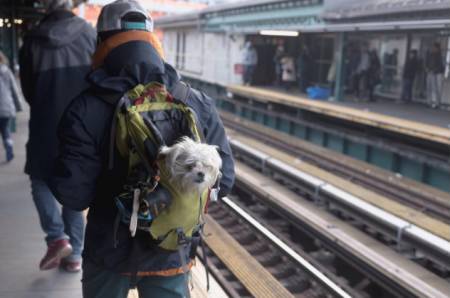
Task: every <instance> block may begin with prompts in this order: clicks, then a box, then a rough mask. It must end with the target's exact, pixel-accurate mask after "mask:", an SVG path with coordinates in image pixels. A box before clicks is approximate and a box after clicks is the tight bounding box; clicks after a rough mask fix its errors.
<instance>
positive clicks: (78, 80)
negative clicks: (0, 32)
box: [19, 0, 95, 272]
mask: <svg viewBox="0 0 450 298" xmlns="http://www.w3.org/2000/svg"><path fill="white" fill-rule="evenodd" d="M41 3H42V4H43V6H44V9H45V12H46V15H45V16H44V18H43V19H42V20H41V21H40V22H39V25H38V26H37V27H36V28H33V29H32V30H30V31H29V32H27V33H26V35H25V37H24V43H23V46H22V48H21V49H20V53H19V55H20V56H19V63H20V81H21V85H22V91H23V94H24V97H25V100H26V101H27V102H28V104H29V106H30V121H29V138H28V143H27V145H26V155H27V157H26V164H25V173H26V174H28V175H29V177H30V180H31V193H32V197H33V201H34V203H35V206H36V209H37V211H38V215H39V221H40V224H41V227H42V229H43V231H44V233H45V234H46V237H45V241H46V243H47V252H46V254H45V256H44V257H43V258H42V260H41V262H40V264H39V268H40V269H41V270H50V269H54V268H58V266H60V267H62V269H64V270H66V271H68V272H78V271H80V270H81V250H82V246H83V237H84V236H83V234H84V219H83V215H82V213H80V212H77V211H74V210H72V209H70V208H67V207H63V208H62V211H61V208H60V206H59V204H58V202H57V201H56V199H55V197H54V196H53V195H52V193H51V191H50V189H49V187H48V179H49V178H50V176H51V173H52V171H53V164H54V160H55V159H56V156H57V155H58V142H57V135H56V130H57V126H58V122H59V120H60V119H61V116H62V114H63V112H64V110H65V109H66V107H67V105H68V104H69V103H70V101H71V100H72V99H73V98H74V97H75V96H77V95H78V94H79V93H80V92H81V91H82V90H83V89H85V88H86V87H87V83H86V81H85V80H84V77H85V76H86V74H87V73H88V72H89V70H90V64H91V57H92V54H93V52H94V50H95V30H94V28H93V27H92V26H91V25H89V24H88V23H87V22H86V21H85V20H83V19H81V18H79V17H77V16H76V15H75V14H74V13H72V11H71V9H72V1H71V0H42V1H41Z"/></svg>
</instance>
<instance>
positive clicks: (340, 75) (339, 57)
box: [334, 32, 347, 101]
mask: <svg viewBox="0 0 450 298" xmlns="http://www.w3.org/2000/svg"><path fill="white" fill-rule="evenodd" d="M346 37H347V35H346V33H345V32H339V33H338V34H337V37H336V49H335V57H334V59H336V62H335V63H336V81H335V86H334V97H335V99H336V100H337V101H342V100H343V94H344V92H343V91H344V67H345V65H344V61H345V56H344V55H345V54H344V45H345V40H346Z"/></svg>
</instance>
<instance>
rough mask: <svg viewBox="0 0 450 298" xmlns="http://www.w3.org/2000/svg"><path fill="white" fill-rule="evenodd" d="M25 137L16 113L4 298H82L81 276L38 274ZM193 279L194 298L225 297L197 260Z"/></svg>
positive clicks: (6, 209) (39, 246) (3, 211)
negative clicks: (209, 286) (206, 276)
mask: <svg viewBox="0 0 450 298" xmlns="http://www.w3.org/2000/svg"><path fill="white" fill-rule="evenodd" d="M27 138H28V112H27V111H25V112H21V113H18V118H17V132H16V133H14V134H13V140H14V149H15V159H14V160H13V161H12V162H11V163H8V164H7V163H5V162H4V156H5V151H4V149H3V146H0V239H1V240H0V264H1V266H0V298H61V297H64V298H80V297H82V292H81V282H80V280H81V273H75V274H74V273H66V272H64V271H61V270H59V269H56V270H50V271H40V270H39V261H40V260H41V258H42V257H43V255H44V254H45V251H46V245H45V243H44V233H43V232H42V230H41V228H40V225H39V219H38V216H37V212H36V209H35V206H34V203H33V200H32V198H31V188H30V181H29V178H28V176H27V175H25V174H24V172H23V169H24V165H25V144H26V141H27ZM192 275H193V285H194V288H193V290H192V293H191V297H197V298H200V297H227V296H226V295H225V294H224V292H223V291H222V290H221V288H220V287H219V286H218V285H217V283H216V282H215V281H214V280H212V282H211V289H210V291H209V292H208V293H206V281H205V271H204V269H203V267H202V265H201V263H200V262H199V261H197V265H196V266H195V267H194V270H193V274H192ZM211 278H212V277H211ZM128 298H138V295H137V292H136V291H130V294H129V296H128Z"/></svg>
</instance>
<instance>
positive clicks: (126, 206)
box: [109, 82, 210, 251]
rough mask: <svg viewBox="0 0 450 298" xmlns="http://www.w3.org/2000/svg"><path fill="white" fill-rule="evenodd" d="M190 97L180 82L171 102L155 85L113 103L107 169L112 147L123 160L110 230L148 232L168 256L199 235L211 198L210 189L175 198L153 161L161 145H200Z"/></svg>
mask: <svg viewBox="0 0 450 298" xmlns="http://www.w3.org/2000/svg"><path fill="white" fill-rule="evenodd" d="M189 92H190V88H189V87H188V86H187V85H185V84H184V83H181V82H179V83H178V85H177V86H176V87H175V88H174V90H172V94H174V96H175V97H176V98H175V97H174V96H173V95H172V94H171V93H169V92H168V91H167V89H166V87H165V86H164V85H162V84H160V83H158V82H151V83H149V84H147V85H145V86H144V85H137V86H136V87H134V88H133V89H132V90H130V91H128V92H127V93H126V94H125V95H124V96H122V97H121V98H120V100H119V101H118V103H117V105H116V113H115V120H114V121H113V125H112V129H111V139H110V158H109V162H110V168H111V167H112V165H113V160H114V150H115V148H117V151H118V152H119V154H120V155H121V156H122V158H124V159H125V160H127V161H128V176H127V182H126V184H125V186H124V190H123V192H122V193H121V194H120V195H118V196H117V197H116V198H115V203H116V206H117V207H118V210H119V212H118V216H117V218H116V224H115V231H116V232H117V228H118V224H120V222H122V223H125V224H127V225H129V227H130V232H131V234H132V236H134V235H135V233H136V230H137V229H140V230H144V231H147V232H149V233H150V234H151V236H152V238H153V239H154V240H155V241H156V243H158V246H159V247H161V248H163V249H166V250H173V251H176V250H179V249H180V246H183V245H185V244H187V243H189V241H190V239H191V237H192V235H193V234H195V233H196V232H198V231H200V229H201V228H202V226H203V219H202V215H203V214H204V212H205V208H206V204H207V202H208V200H209V196H210V190H206V191H205V192H204V193H202V194H197V193H192V194H186V193H180V192H179V191H178V190H177V189H176V188H175V187H173V186H172V185H171V184H170V182H169V179H168V171H167V169H165V163H164V162H163V161H162V160H158V159H157V157H158V152H159V149H160V147H161V146H163V145H167V146H170V145H172V144H173V143H175V142H176V141H177V140H178V139H179V138H181V137H183V136H188V137H190V138H192V139H193V140H195V141H197V142H201V141H202V140H203V136H202V133H201V130H200V128H199V126H198V120H197V116H196V114H195V112H194V111H193V110H192V109H191V108H189V107H188V106H187V105H186V103H185V102H186V99H187V97H188V94H189ZM192 202H195V203H194V204H193V203H192Z"/></svg>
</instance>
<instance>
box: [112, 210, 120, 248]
mask: <svg viewBox="0 0 450 298" xmlns="http://www.w3.org/2000/svg"><path fill="white" fill-rule="evenodd" d="M119 224H120V212H117V215H116V218H115V219H114V232H113V241H114V243H113V246H114V248H117V246H118V245H119V240H118V239H117V233H118V231H119Z"/></svg>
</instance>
